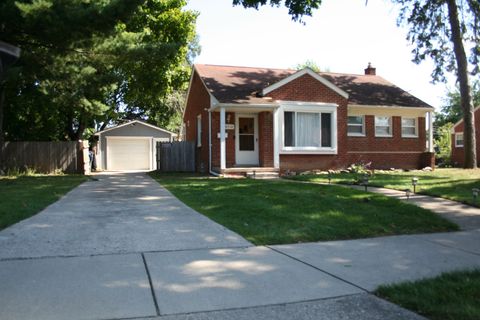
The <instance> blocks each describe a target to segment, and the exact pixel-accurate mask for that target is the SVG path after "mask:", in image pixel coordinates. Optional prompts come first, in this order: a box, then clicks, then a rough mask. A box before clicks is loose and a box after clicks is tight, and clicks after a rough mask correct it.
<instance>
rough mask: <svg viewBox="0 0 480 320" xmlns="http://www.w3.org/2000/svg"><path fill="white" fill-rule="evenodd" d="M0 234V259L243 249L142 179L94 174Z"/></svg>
mask: <svg viewBox="0 0 480 320" xmlns="http://www.w3.org/2000/svg"><path fill="white" fill-rule="evenodd" d="M95 179H96V180H95V181H88V182H86V183H83V184H82V185H80V186H79V187H78V188H76V189H74V190H72V191H71V192H70V193H68V194H67V195H66V196H64V197H63V198H62V199H61V200H60V201H58V202H56V203H54V204H52V205H50V206H49V207H48V208H46V209H45V210H43V211H42V212H41V213H39V214H37V215H35V216H33V217H32V218H30V219H27V220H24V221H22V222H20V223H17V224H16V225H14V226H12V227H10V228H8V229H6V230H3V231H1V232H0V259H5V258H33V257H58V256H78V255H98V254H110V253H129V252H149V251H171V250H187V249H207V248H231V247H245V246H250V245H251V244H250V243H249V242H248V241H246V240H245V239H243V238H242V237H240V236H239V235H237V234H235V233H234V232H232V231H230V230H228V229H226V228H225V227H223V226H221V225H219V224H217V223H215V222H213V221H212V220H210V219H208V218H206V217H205V216H203V215H201V214H198V213H197V212H195V211H194V210H192V209H191V208H189V207H188V206H186V205H185V204H184V203H183V202H181V201H179V200H178V199H177V198H175V197H174V196H173V195H172V194H171V193H170V192H168V191H167V190H166V189H165V188H163V187H162V186H160V185H159V184H158V183H157V182H156V181H154V180H153V179H151V178H150V177H149V176H148V175H146V174H145V173H141V172H140V173H110V174H97V175H95Z"/></svg>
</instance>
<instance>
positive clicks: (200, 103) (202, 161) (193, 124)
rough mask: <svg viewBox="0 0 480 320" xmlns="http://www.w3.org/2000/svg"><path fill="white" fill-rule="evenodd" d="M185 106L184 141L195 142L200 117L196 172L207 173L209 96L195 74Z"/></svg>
mask: <svg viewBox="0 0 480 320" xmlns="http://www.w3.org/2000/svg"><path fill="white" fill-rule="evenodd" d="M187 99H188V100H187V105H186V109H185V114H184V117H183V123H184V125H185V140H187V141H195V142H196V140H197V116H198V115H199V114H201V115H202V146H201V147H198V148H196V151H197V152H196V167H197V171H203V172H207V171H208V112H207V111H205V109H208V108H210V95H209V93H208V91H207V90H206V89H205V86H204V85H203V83H202V81H201V80H200V77H199V76H198V74H197V73H196V72H195V73H194V75H193V79H192V84H191V87H190V93H189V95H188V98H187Z"/></svg>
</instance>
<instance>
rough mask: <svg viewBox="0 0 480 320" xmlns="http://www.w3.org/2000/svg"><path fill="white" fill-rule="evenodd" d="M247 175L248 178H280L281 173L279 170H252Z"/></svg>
mask: <svg viewBox="0 0 480 320" xmlns="http://www.w3.org/2000/svg"><path fill="white" fill-rule="evenodd" d="M245 176H246V177H247V178H250V179H278V178H280V175H279V173H278V171H277V172H272V171H269V172H268V171H267V172H256V171H252V172H247V173H246V174H245Z"/></svg>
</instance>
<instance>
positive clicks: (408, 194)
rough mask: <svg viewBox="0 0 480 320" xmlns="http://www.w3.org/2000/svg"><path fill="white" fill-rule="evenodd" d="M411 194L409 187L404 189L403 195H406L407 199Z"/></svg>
mask: <svg viewBox="0 0 480 320" xmlns="http://www.w3.org/2000/svg"><path fill="white" fill-rule="evenodd" d="M411 194H412V190H410V189H405V195H406V196H407V200H409V199H410V195H411Z"/></svg>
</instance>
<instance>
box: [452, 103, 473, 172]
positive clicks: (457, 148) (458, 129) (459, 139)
mask: <svg viewBox="0 0 480 320" xmlns="http://www.w3.org/2000/svg"><path fill="white" fill-rule="evenodd" d="M473 114H474V118H475V139H476V147H477V162H479V163H480V106H478V107H476V108H475V109H474V111H473ZM464 162H465V151H464V148H463V119H461V120H460V121H458V122H457V123H455V125H454V126H453V128H452V163H453V165H455V166H458V167H463V166H464Z"/></svg>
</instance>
